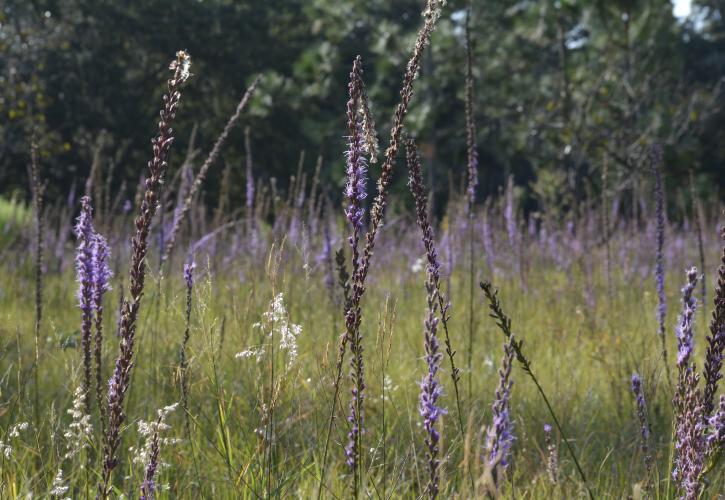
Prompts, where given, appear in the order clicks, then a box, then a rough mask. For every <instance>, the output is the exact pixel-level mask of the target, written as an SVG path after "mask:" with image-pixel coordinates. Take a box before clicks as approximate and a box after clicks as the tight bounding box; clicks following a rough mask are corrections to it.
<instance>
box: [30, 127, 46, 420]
mask: <svg viewBox="0 0 725 500" xmlns="http://www.w3.org/2000/svg"><path fill="white" fill-rule="evenodd" d="M30 177H31V187H32V191H33V212H34V215H35V369H34V370H33V399H34V400H35V406H34V418H35V428H36V429H38V428H39V427H38V426H39V424H40V396H39V390H38V379H39V374H38V371H39V370H40V324H41V321H42V320H43V231H44V228H43V192H44V191H45V186H44V185H43V184H41V182H40V165H39V163H38V143H37V142H36V140H35V137H33V138H32V140H31V143H30Z"/></svg>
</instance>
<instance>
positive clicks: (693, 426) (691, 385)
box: [672, 267, 706, 499]
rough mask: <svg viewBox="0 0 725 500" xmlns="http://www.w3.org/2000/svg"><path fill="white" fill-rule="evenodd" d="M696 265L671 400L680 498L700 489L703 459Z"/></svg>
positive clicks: (685, 292)
mask: <svg viewBox="0 0 725 500" xmlns="http://www.w3.org/2000/svg"><path fill="white" fill-rule="evenodd" d="M696 286H697V269H696V268H694V267H693V268H691V269H690V270H688V271H687V283H686V285H685V287H684V288H683V289H682V314H681V316H680V321H679V325H678V327H677V347H678V353H677V369H678V382H677V389H676V392H675V398H674V401H673V404H674V407H675V458H674V469H673V471H672V478H673V479H674V481H675V483H676V484H677V485H678V488H679V489H680V491H681V492H682V494H683V498H687V499H695V498H697V497H698V495H699V493H700V490H701V489H702V483H701V481H700V475H701V473H702V471H703V468H704V465H705V464H704V460H705V456H704V455H705V436H704V431H705V425H706V424H705V420H704V407H703V402H702V394H701V393H700V390H699V388H698V384H699V381H700V376H699V375H698V373H697V371H696V370H695V364H694V363H690V361H691V359H692V353H693V334H694V332H693V319H694V317H695V310H696V300H695V298H694V296H693V293H694V290H695V287H696Z"/></svg>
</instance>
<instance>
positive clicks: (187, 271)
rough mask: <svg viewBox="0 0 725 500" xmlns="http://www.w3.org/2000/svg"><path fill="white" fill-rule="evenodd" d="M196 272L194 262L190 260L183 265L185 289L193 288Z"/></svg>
mask: <svg viewBox="0 0 725 500" xmlns="http://www.w3.org/2000/svg"><path fill="white" fill-rule="evenodd" d="M195 270H196V262H194V261H193V260H191V261H190V262H187V263H186V264H184V281H185V282H186V288H188V289H192V288H194V271H195Z"/></svg>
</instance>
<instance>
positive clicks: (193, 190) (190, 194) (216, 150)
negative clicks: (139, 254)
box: [163, 76, 261, 260]
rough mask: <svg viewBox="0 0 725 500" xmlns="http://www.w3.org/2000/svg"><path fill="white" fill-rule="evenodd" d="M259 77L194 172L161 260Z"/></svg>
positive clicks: (169, 248) (171, 243)
mask: <svg viewBox="0 0 725 500" xmlns="http://www.w3.org/2000/svg"><path fill="white" fill-rule="evenodd" d="M260 78H261V77H259V76H257V77H256V78H255V79H254V81H253V82H252V84H251V85H250V86H249V88H247V90H246V92H244V96H242V99H241V100H240V101H239V104H238V105H237V109H236V110H235V111H234V114H233V115H232V116H231V117H230V118H229V121H228V122H227V124H226V125H225V126H224V130H222V133H221V134H219V137H217V140H216V142H215V143H214V146H213V147H212V148H211V151H210V152H209V156H207V157H206V160H204V163H203V164H202V166H201V168H200V169H199V172H198V173H197V174H196V178H194V183H193V184H192V185H191V188H190V189H189V192H188V193H187V195H186V198H184V203H183V205H182V206H181V210H179V211H178V212H177V213H175V214H174V221H173V224H172V226H171V234H169V240H168V243H167V244H166V248H165V250H164V254H163V260H166V259H168V258H169V255H171V251H172V250H173V249H174V245H175V244H176V237H177V236H178V234H179V229H181V223H182V222H183V221H184V217H185V216H186V214H187V212H188V211H189V209H190V208H191V203H192V201H193V200H194V196H195V195H196V193H197V192H198V191H199V188H200V187H201V185H202V183H203V182H204V179H206V174H207V172H208V171H209V168H210V167H211V166H212V164H213V163H214V161H216V159H217V157H218V156H219V153H220V152H221V149H222V146H223V145H224V143H225V142H226V140H227V137H229V133H230V132H231V130H232V129H233V128H234V125H235V124H236V123H237V121H239V117H240V116H241V115H242V111H244V108H246V107H247V104H248V103H249V101H250V99H251V98H252V95H254V91H255V90H256V89H257V84H258V83H259V80H260Z"/></svg>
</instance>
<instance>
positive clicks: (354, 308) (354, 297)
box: [317, 0, 443, 499]
mask: <svg viewBox="0 0 725 500" xmlns="http://www.w3.org/2000/svg"><path fill="white" fill-rule="evenodd" d="M442 5H443V1H442V0H427V2H426V8H425V10H424V11H423V18H424V22H423V26H422V27H421V29H420V31H419V32H418V37H417V39H416V42H415V47H414V49H413V54H412V56H411V58H410V60H409V61H408V65H407V67H406V71H405V75H404V77H403V86H402V88H401V90H400V98H401V100H400V103H399V104H398V106H397V108H396V111H395V116H394V118H393V126H392V128H391V130H390V143H389V145H388V148H387V149H386V150H385V155H384V159H383V162H382V165H381V173H380V177H379V179H378V183H377V196H376V197H375V200H374V201H373V204H372V208H371V210H370V228H369V229H368V231H367V233H366V235H365V247H364V251H363V254H362V257H361V259H360V265H359V268H358V269H357V271H356V272H355V273H354V274H353V277H352V281H353V286H352V287H351V290H350V301H349V303H348V305H349V307H346V308H345V324H346V333H345V334H344V336H349V334H350V333H349V332H350V331H355V330H356V329H359V326H360V300H361V299H362V297H363V295H364V293H365V281H366V278H367V273H368V270H369V267H370V261H371V259H372V256H373V252H374V248H375V240H376V237H377V234H378V231H379V229H380V227H381V225H382V222H383V214H384V211H385V206H386V205H387V199H388V185H389V184H390V178H391V176H392V173H393V166H394V164H395V159H396V155H397V153H398V149H399V148H400V137H401V134H402V132H403V120H404V119H405V115H406V114H407V112H408V104H409V103H410V99H411V97H412V96H413V82H414V81H415V79H416V77H417V75H418V70H419V69H420V61H421V57H422V55H423V51H424V49H425V47H426V46H427V45H428V44H429V43H430V36H431V33H432V32H433V29H434V28H435V25H436V22H437V21H438V18H439V17H440V12H441V8H442ZM351 327H352V328H351ZM345 342H346V341H344V340H342V339H341V341H340V347H341V352H342V353H343V354H344V351H345ZM340 378H341V371H338V373H337V375H336V379H335V388H334V392H335V394H334V396H333V399H332V404H331V410H330V418H329V421H328V432H327V435H326V438H325V448H324V452H323V458H322V471H321V474H320V487H319V488H318V490H317V498H318V499H319V498H320V497H321V496H322V489H323V485H324V484H325V483H324V481H325V472H326V471H325V469H326V465H327V449H328V445H329V442H330V435H331V434H332V424H333V422H334V417H335V408H336V404H337V395H338V392H339V385H340V382H339V381H340Z"/></svg>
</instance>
